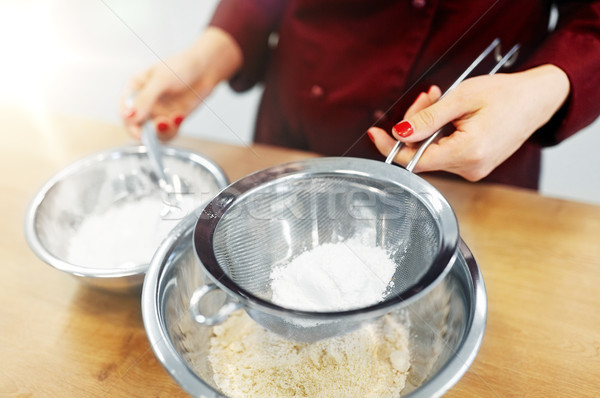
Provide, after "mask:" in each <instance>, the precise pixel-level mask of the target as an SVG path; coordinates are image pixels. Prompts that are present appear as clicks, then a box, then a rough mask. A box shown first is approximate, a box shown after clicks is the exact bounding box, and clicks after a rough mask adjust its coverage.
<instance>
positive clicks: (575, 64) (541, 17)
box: [211, 0, 600, 189]
mask: <svg viewBox="0 0 600 398" xmlns="http://www.w3.org/2000/svg"><path fill="white" fill-rule="evenodd" d="M551 3H552V2H551V1H533V0H532V1H520V0H512V1H509V0H496V1H492V0H475V1H467V0H454V1H443V0H412V1H411V0H287V1H286V0H222V1H221V3H220V4H219V5H218V7H217V9H216V11H215V14H214V16H213V19H212V21H211V25H213V26H218V27H220V28H223V29H224V30H226V31H228V32H229V33H230V34H231V35H232V36H233V37H234V38H235V40H236V41H237V42H238V43H239V44H240V47H241V49H242V51H243V54H244V65H243V67H242V70H241V71H240V72H239V73H238V74H237V75H236V76H235V77H234V78H233V79H232V80H231V82H230V84H231V86H232V87H233V88H234V89H235V90H238V91H242V90H246V89H248V88H250V87H252V86H253V85H254V84H256V83H257V82H263V83H264V94H263V98H262V101H261V104H260V108H259V112H258V115H257V122H256V132H255V140H256V141H257V142H263V143H269V144H274V145H282V146H288V147H293V148H299V149H305V150H310V151H315V152H318V153H322V154H325V155H330V156H357V157H367V158H374V159H382V156H381V155H380V154H379V153H378V152H377V150H376V148H375V147H374V145H373V144H372V143H371V142H370V140H369V139H368V138H367V136H366V134H365V132H366V130H367V129H368V128H369V127H370V126H372V125H377V126H380V127H382V128H384V129H386V130H387V131H390V130H391V127H392V126H393V125H394V124H395V123H396V122H398V121H400V120H401V119H402V116H403V114H404V112H405V111H406V109H407V108H408V106H409V105H410V104H411V103H412V101H413V100H414V99H415V98H416V96H417V95H418V94H419V92H421V91H426V90H427V89H428V88H429V86H430V85H431V84H437V85H439V86H440V87H441V88H442V90H444V89H445V88H447V87H448V86H449V85H450V84H451V83H452V82H453V81H454V80H455V79H456V78H457V77H458V76H459V75H460V74H461V73H462V71H463V70H464V69H465V68H466V67H467V66H468V65H469V64H470V63H471V62H472V61H473V60H474V59H475V57H476V56H477V55H478V54H480V53H481V51H482V50H483V49H484V48H486V47H487V45H488V44H490V43H491V42H492V40H493V39H494V38H496V37H497V38H500V40H501V43H502V50H503V51H504V52H505V51H507V50H508V49H509V48H510V47H512V46H513V45H514V44H517V43H519V44H520V45H521V46H522V47H521V50H520V52H519V56H518V59H517V63H516V64H515V66H514V67H513V68H512V69H508V70H505V71H510V70H513V71H514V70H522V69H526V68H529V67H532V66H536V65H541V64H545V63H552V64H555V65H557V66H559V67H560V68H562V69H563V70H564V71H565V72H566V73H567V75H568V76H569V79H570V82H571V94H570V96H569V99H568V101H567V103H566V104H565V106H564V107H563V108H562V109H561V110H560V111H559V112H558V113H557V114H556V115H555V117H554V118H553V119H552V120H551V121H550V122H549V123H548V124H547V125H546V126H544V127H543V128H542V129H540V130H539V131H538V132H536V133H535V134H534V135H533V136H532V137H531V139H530V140H529V141H528V142H526V143H525V144H524V145H523V146H522V147H521V149H520V150H519V151H517V152H516V153H515V154H514V155H513V156H512V157H510V158H509V159H508V160H507V161H506V162H504V163H503V164H502V165H500V166H499V167H498V168H497V169H496V170H494V171H493V172H492V174H490V175H489V176H488V177H487V178H486V179H485V180H486V181H493V182H500V183H506V184H512V185H517V186H522V187H528V188H534V189H536V188H537V187H538V180H539V174H540V161H541V148H542V147H543V146H548V145H553V144H556V143H558V142H560V141H561V140H564V139H565V138H567V137H569V136H570V135H572V134H574V133H575V132H577V131H578V130H580V129H581V128H582V127H584V126H586V125H588V124H589V123H591V122H592V121H593V120H594V119H595V118H596V117H597V116H598V114H599V113H600V1H579V2H577V1H557V2H556V3H557V4H558V8H557V9H558V10H559V11H560V12H559V18H558V23H557V24H556V27H555V28H554V29H552V25H553V23H552V20H553V18H551V15H552V14H553V12H551V8H552V7H551ZM274 32H275V33H274ZM488 58H489V59H487V60H486V62H484V64H483V65H482V66H481V67H480V68H478V69H477V70H476V72H475V73H476V74H485V73H487V72H488V71H489V69H490V68H491V66H492V65H493V62H494V61H493V57H488Z"/></svg>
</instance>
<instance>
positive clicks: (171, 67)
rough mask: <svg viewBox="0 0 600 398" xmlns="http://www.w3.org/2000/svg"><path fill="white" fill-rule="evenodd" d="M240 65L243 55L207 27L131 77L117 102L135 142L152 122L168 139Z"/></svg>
mask: <svg viewBox="0 0 600 398" xmlns="http://www.w3.org/2000/svg"><path fill="white" fill-rule="evenodd" d="M242 62H243V59H242V51H241V49H240V48H239V46H238V44H237V43H236V42H235V41H234V39H233V38H232V37H231V36H230V35H229V34H228V33H226V32H224V31H223V30H221V29H218V28H214V27H209V28H207V30H206V31H205V32H204V34H203V35H202V36H201V37H200V38H199V39H198V40H197V41H196V43H195V44H194V45H193V46H191V47H190V48H188V49H187V50H185V51H183V52H182V53H179V54H177V55H175V56H173V57H171V58H168V59H166V60H165V61H162V62H159V63H157V64H156V65H154V66H153V67H151V68H150V69H147V70H146V71H144V72H142V73H140V74H138V75H136V76H134V77H133V78H132V80H131V81H130V82H129V84H128V85H127V87H126V89H125V91H124V92H123V94H122V97H121V101H120V108H121V116H122V118H123V120H124V122H125V125H126V126H127V128H128V130H129V131H130V133H131V134H132V135H133V136H134V137H135V138H138V139H139V137H140V134H141V127H142V125H143V124H144V123H145V122H146V120H148V119H151V120H152V122H153V123H154V125H155V128H156V131H157V132H158V137H159V138H160V139H162V140H168V139H171V138H173V137H174V136H175V135H176V134H177V131H178V128H179V125H180V124H181V123H182V122H183V120H184V119H185V117H187V116H188V115H189V114H190V113H191V112H192V111H193V110H194V109H195V108H196V107H198V106H199V105H200V104H201V103H202V101H203V100H204V99H205V98H206V97H207V96H208V95H209V94H210V93H211V92H212V90H213V89H214V88H215V86H216V85H217V84H218V83H219V82H221V81H223V80H226V79H229V78H230V77H231V76H233V75H234V74H235V73H236V71H237V70H238V69H239V68H240V66H241V65H242Z"/></svg>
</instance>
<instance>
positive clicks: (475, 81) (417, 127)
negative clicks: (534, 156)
mask: <svg viewBox="0 0 600 398" xmlns="http://www.w3.org/2000/svg"><path fill="white" fill-rule="evenodd" d="M569 91H570V84H569V79H568V77H567V75H566V74H565V73H564V72H563V71H562V70H561V69H559V68H558V67H556V66H554V65H549V64H547V65H542V66H539V67H536V68H532V69H529V70H526V71H524V72H518V73H511V74H496V75H493V76H487V75H486V76H477V77H473V78H470V79H467V80H465V81H464V82H462V83H461V84H459V85H458V86H457V87H456V88H455V89H454V90H452V91H451V92H449V93H448V94H447V95H446V96H444V98H441V99H440V97H441V92H440V89H439V88H438V87H436V86H433V87H432V88H431V89H430V90H429V92H427V93H422V94H421V95H420V96H419V97H417V99H416V100H415V102H414V104H413V105H412V106H411V107H410V108H409V109H408V111H407V112H406V114H405V119H404V120H403V121H402V122H400V123H398V124H396V126H394V128H393V129H392V134H393V136H394V138H395V139H394V138H392V137H391V136H390V135H388V134H387V133H386V132H385V131H384V130H382V129H380V128H377V127H371V128H370V129H369V130H368V134H369V136H370V137H371V140H372V141H373V142H374V143H375V145H376V146H377V149H378V150H379V152H381V154H383V155H384V156H387V155H388V154H389V153H390V152H391V150H392V147H393V146H394V144H395V143H396V139H397V140H400V141H402V142H404V143H405V144H406V145H404V146H403V147H402V149H401V150H400V151H399V152H398V155H396V158H395V159H394V161H395V162H396V163H398V164H401V165H406V164H408V162H409V161H410V159H411V158H412V156H413V155H414V153H415V152H416V150H417V149H418V145H417V144H418V143H419V142H421V141H423V140H424V139H426V138H427V137H429V136H431V135H432V134H433V133H435V132H436V131H437V130H439V129H440V128H442V127H443V126H445V125H447V124H449V123H451V124H452V125H453V126H454V129H455V130H454V131H453V132H452V133H451V134H450V135H448V136H446V137H442V138H440V139H439V140H437V142H433V143H432V144H431V145H430V146H429V147H428V148H427V150H426V151H425V153H424V154H423V156H422V157H421V159H420V160H419V162H418V164H417V166H416V168H415V170H414V171H415V172H425V171H447V172H450V173H454V174H458V175H460V176H462V177H464V178H465V179H467V180H469V181H478V180H480V179H482V178H484V177H485V176H487V175H488V174H489V173H491V172H492V170H494V169H495V168H496V167H497V166H499V165H500V164H501V163H502V162H504V161H505V160H506V159H507V158H508V157H510V156H511V155H512V154H513V153H514V152H515V151H516V150H517V149H519V147H520V146H521V145H522V144H523V143H524V142H525V141H526V140H527V139H528V138H529V137H530V136H531V135H532V134H533V133H534V132H535V131H536V130H537V129H538V128H540V127H541V126H543V125H544V124H545V123H546V122H548V120H550V118H551V117H552V116H553V115H554V113H556V111H557V110H558V109H559V108H560V107H561V106H562V104H563V103H564V102H565V100H566V98H567V96H568V95H569Z"/></svg>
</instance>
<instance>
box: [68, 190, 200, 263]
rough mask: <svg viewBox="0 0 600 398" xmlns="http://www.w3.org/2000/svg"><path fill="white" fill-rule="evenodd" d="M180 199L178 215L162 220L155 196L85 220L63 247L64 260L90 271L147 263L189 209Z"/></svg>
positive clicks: (190, 205)
mask: <svg viewBox="0 0 600 398" xmlns="http://www.w3.org/2000/svg"><path fill="white" fill-rule="evenodd" d="M192 202H193V199H192V198H186V197H183V200H182V201H181V203H180V204H179V207H180V210H179V211H180V213H181V214H179V213H175V214H173V216H172V217H168V218H165V219H163V218H162V217H161V211H162V210H163V208H164V206H165V205H164V203H163V202H162V199H161V197H160V196H159V195H156V196H149V197H144V198H141V199H139V200H135V201H134V200H131V201H125V202H123V203H119V204H115V205H113V206H111V207H109V208H108V209H107V210H106V211H104V212H101V213H96V214H91V215H89V216H88V217H86V218H85V219H84V220H83V222H82V223H81V225H80V226H79V227H78V228H77V230H76V231H75V234H74V235H73V237H72V238H71V240H70V242H69V245H68V248H67V258H66V259H67V261H69V262H70V263H72V264H78V265H82V266H87V267H93V268H106V269H107V268H123V269H126V268H131V267H137V266H139V265H143V264H148V263H149V262H150V260H151V259H152V256H153V254H154V252H155V250H156V249H157V248H158V246H159V245H160V243H161V242H162V240H163V239H164V238H165V237H166V236H167V235H168V233H169V232H170V231H171V229H172V228H173V227H174V226H175V225H177V223H178V222H179V221H180V220H181V218H183V216H184V215H185V213H186V212H187V211H189V210H190V209H193V203H192Z"/></svg>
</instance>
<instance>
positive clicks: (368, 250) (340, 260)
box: [270, 239, 396, 312]
mask: <svg viewBox="0 0 600 398" xmlns="http://www.w3.org/2000/svg"><path fill="white" fill-rule="evenodd" d="M395 270H396V266H395V264H394V262H393V261H392V260H391V259H390V258H389V256H388V254H387V253H386V251H385V250H384V249H382V248H379V247H372V246H366V245H364V244H362V243H361V242H360V240H359V239H351V240H348V241H345V242H341V243H327V244H322V245H319V246H317V247H315V248H314V249H312V250H309V251H306V252H304V253H302V254H300V255H299V256H298V257H296V258H295V259H294V260H292V261H291V262H290V263H288V264H287V265H284V266H281V267H278V268H275V269H274V270H273V272H272V273H271V275H270V277H271V289H272V291H273V297H272V300H273V302H274V303H276V304H278V305H281V306H282V307H286V308H292V309H298V310H305V311H321V312H324V311H341V310H349V309H353V308H360V307H365V306H369V305H373V304H376V303H378V302H380V301H382V300H383V299H384V298H385V294H386V292H387V290H388V288H390V287H392V286H393V281H391V279H392V277H393V275H394V272H395Z"/></svg>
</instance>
